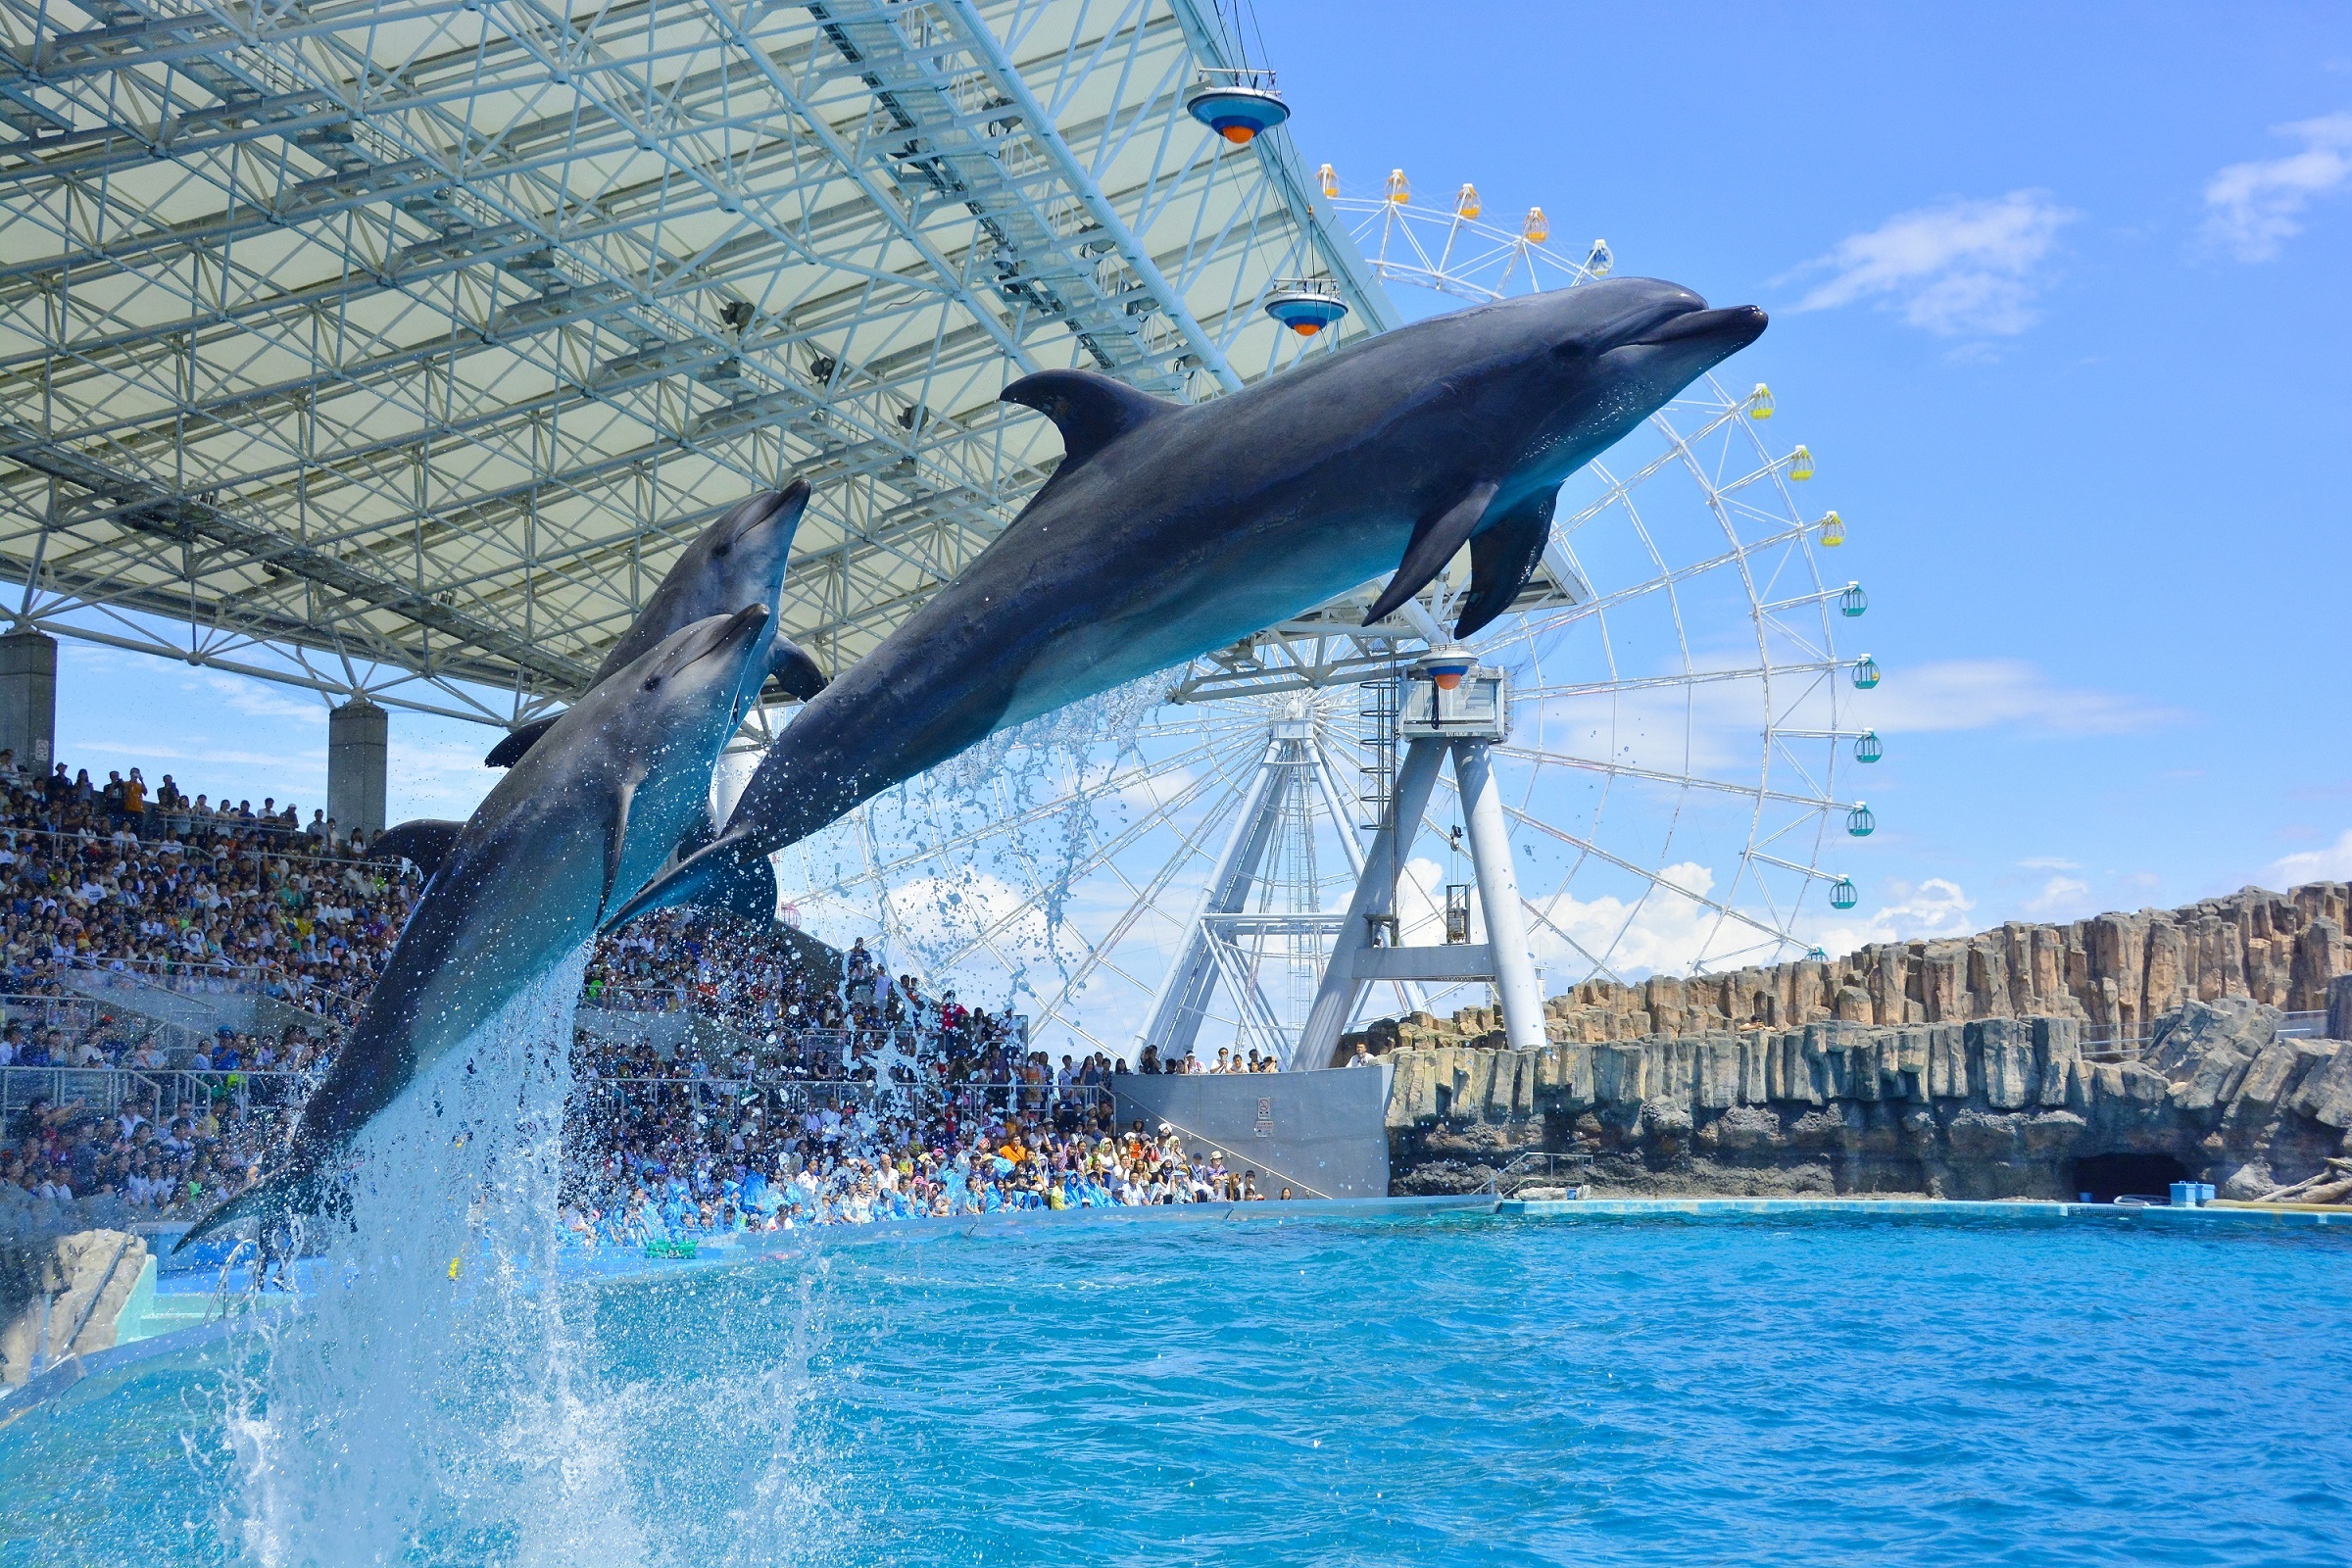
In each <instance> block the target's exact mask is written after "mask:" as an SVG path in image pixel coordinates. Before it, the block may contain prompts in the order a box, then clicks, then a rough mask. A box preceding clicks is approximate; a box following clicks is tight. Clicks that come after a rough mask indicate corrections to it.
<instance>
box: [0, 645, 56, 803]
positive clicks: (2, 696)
mask: <svg viewBox="0 0 2352 1568" xmlns="http://www.w3.org/2000/svg"><path fill="white" fill-rule="evenodd" d="M0 746H4V747H6V748H8V749H9V750H10V751H12V752H14V753H16V754H17V765H18V766H19V767H22V768H25V770H27V771H29V772H34V773H46V772H48V771H49V768H50V764H51V763H53V762H55V761H56V760H57V639H56V638H54V637H51V636H49V635H48V634H47V633H46V632H37V631H12V632H10V633H9V634H8V635H6V636H4V637H0Z"/></svg>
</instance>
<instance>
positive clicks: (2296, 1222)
mask: <svg viewBox="0 0 2352 1568" xmlns="http://www.w3.org/2000/svg"><path fill="white" fill-rule="evenodd" d="M1494 1206H1495V1212H1496V1213H1497V1214H1502V1215H1507V1216H1510V1217H1513V1218H1520V1219H1571V1220H1576V1219H1616V1220H1628V1219H1635V1220H1639V1219H1794V1218H1803V1219H1824V1218H1830V1217H1834V1216H1836V1217H1845V1218H1855V1219H1907V1220H1920V1221H1925V1222H1927V1223H1930V1224H1948V1223H1949V1222H1951V1221H1953V1220H2007V1221H2011V1222H2017V1221H2021V1220H2040V1221H2050V1220H2084V1221H2095V1222H2100V1223H2106V1224H2127V1225H2143V1224H2144V1225H2192V1226H2193V1225H2222V1226H2246V1225H2253V1226H2259V1227H2267V1228H2274V1229H2275V1228H2277V1227H2279V1226H2287V1227H2296V1228H2299V1227H2303V1226H2313V1225H2327V1224H2330V1223H2332V1224H2336V1225H2342V1226H2345V1227H2347V1228H2352V1208H2336V1209H2323V1208H2319V1207H2316V1206H2313V1205H2310V1204H2297V1205H2294V1206H2291V1207H2290V1206H2287V1205H2284V1204H2272V1203H2209V1204H2203V1205H2200V1206H2198V1207H2196V1208H2173V1207H2170V1206H2167V1205H2164V1204H2148V1205H2146V1206H2144V1207H2143V1206H2137V1205H2131V1204H2122V1203H2062V1202H2053V1201H2046V1200H2039V1199H2002V1200H1999V1201H1990V1202H1967V1201H1954V1200H1950V1199H1939V1198H1566V1199H1503V1200H1501V1201H1498V1202H1495V1205H1494Z"/></svg>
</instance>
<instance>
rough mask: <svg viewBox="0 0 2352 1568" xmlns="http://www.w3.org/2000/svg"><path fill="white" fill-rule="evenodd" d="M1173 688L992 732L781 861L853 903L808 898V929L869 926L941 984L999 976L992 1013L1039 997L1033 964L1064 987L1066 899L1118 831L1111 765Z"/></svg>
mask: <svg viewBox="0 0 2352 1568" xmlns="http://www.w3.org/2000/svg"><path fill="white" fill-rule="evenodd" d="M1167 684H1168V681H1167V676H1166V675H1165V673H1164V672H1163V673H1161V674H1157V675H1153V676H1147V677H1145V678H1144V679H1141V680H1137V681H1131V682H1129V683H1128V684H1126V685H1124V686H1120V687H1115V688H1113V689H1112V690H1110V691H1107V692H1103V693H1100V694H1098V695H1096V696H1094V697H1090V698H1087V699H1085V700H1083V701H1080V702H1077V703H1073V704H1071V705H1069V706H1068V707H1066V708H1061V709H1056V710H1054V711H1052V712H1048V713H1043V714H1040V715H1039V716H1037V717H1036V718H1033V719H1030V720H1028V721H1027V722H1025V723H1022V724H1018V725H1015V726H1013V727H1011V728H1009V729H1005V730H1002V731H1000V732H998V733H997V734H994V735H991V736H989V737H988V738H987V739H985V740H983V741H981V742H980V743H979V744H977V745H975V746H973V747H972V748H971V749H970V750H968V751H965V752H963V753H961V754H960V755H958V756H957V757H956V758H955V759H953V760H950V761H947V762H944V763H942V764H941V765H940V766H938V767H936V768H934V769H932V770H931V771H930V772H928V773H925V774H922V775H919V776H917V777H915V778H913V779H909V780H907V782H905V783H903V784H900V785H897V786H895V787H893V788H892V789H890V790H887V791H884V792H883V793H882V794H881V795H879V796H877V797H875V799H874V800H872V801H871V802H869V803H867V804H866V805H865V806H864V807H863V808H861V809H859V810H858V811H857V812H855V813H853V814H852V815H851V816H849V817H848V818H845V819H844V820H843V821H842V822H840V823H838V824H836V825H835V826H834V827H832V828H829V829H827V830H826V831H825V832H824V833H821V834H817V835H813V836H812V837H811V838H810V839H809V840H807V841H805V842H804V843H803V844H802V845H799V846H795V847H794V848H793V849H792V850H790V851H788V852H786V861H785V864H784V865H783V867H782V870H783V873H784V875H785V876H786V877H787V879H788V880H797V881H798V882H799V883H800V884H801V886H803V887H804V888H816V887H822V886H825V885H828V884H830V885H833V886H836V887H841V888H843V889H844V890H845V892H846V893H847V894H848V897H846V898H843V899H841V900H838V901H835V900H827V901H825V905H827V906H837V907H820V906H819V905H818V903H817V901H816V900H814V899H810V900H809V901H808V902H807V903H806V904H805V905H804V908H806V909H807V910H808V911H809V913H810V914H811V915H812V916H813V917H814V919H813V926H812V928H813V929H815V930H816V932H817V934H819V935H823V936H827V937H838V938H839V940H841V941H843V942H846V941H847V940H848V937H849V936H850V935H864V934H866V933H867V932H869V931H872V930H874V929H875V928H876V927H879V928H880V929H881V931H882V932H883V934H884V940H885V942H886V943H887V944H888V946H889V947H890V948H891V949H893V950H894V951H895V952H896V953H898V954H903V955H904V956H905V957H904V959H903V960H902V961H904V962H905V963H906V964H907V967H909V968H912V969H914V970H916V971H918V972H920V973H923V974H925V975H926V976H928V977H933V978H934V980H935V982H936V980H937V977H940V976H943V975H944V974H946V973H947V972H949V971H951V970H952V971H955V972H956V974H957V975H958V976H959V977H961V978H964V979H965V980H966V981H967V983H968V982H969V981H971V980H973V979H975V978H977V977H978V976H979V975H982V974H985V973H987V972H988V971H990V970H994V971H995V978H996V980H997V981H998V982H999V983H1000V984H1001V986H1002V992H1003V994H1002V996H1001V998H999V999H998V1000H999V1001H1001V1002H1002V1003H1006V1004H1009V1003H1011V1002H1013V1001H1014V1000H1016V999H1017V998H1019V997H1022V996H1027V997H1030V998H1032V999H1036V998H1037V997H1038V995H1039V993H1038V990H1037V988H1036V987H1035V986H1033V985H1032V984H1031V973H1032V970H1033V969H1043V970H1046V971H1049V972H1050V973H1052V974H1054V975H1055V976H1057V977H1059V979H1060V980H1062V981H1063V982H1067V981H1068V979H1069V978H1070V976H1071V974H1072V972H1073V966H1074V965H1075V964H1077V963H1078V962H1079V961H1081V960H1082V959H1083V958H1084V956H1085V955H1086V953H1087V952H1088V945H1087V942H1086V939H1085V938H1084V936H1083V934H1082V933H1080V932H1079V931H1078V929H1077V928H1076V926H1075V925H1074V924H1073V922H1072V920H1071V917H1070V916H1071V912H1072V911H1071V905H1072V900H1073V895H1074V893H1075V891H1076V889H1077V888H1078V886H1079V885H1080V884H1081V883H1082V882H1083V880H1084V875H1085V871H1086V869H1087V867H1088V863H1089V861H1088V857H1089V855H1090V853H1091V852H1092V850H1093V849H1094V847H1095V846H1096V845H1097V844H1098V843H1100V842H1103V841H1104V840H1107V839H1109V838H1112V837H1115V836H1116V835H1117V833H1118V832H1119V831H1120V830H1121V829H1122V828H1123V827H1124V826H1125V825H1126V821H1127V819H1128V817H1129V814H1130V810H1131V808H1130V805H1129V802H1128V801H1127V799H1126V798H1125V796H1124V794H1123V792H1122V786H1121V784H1120V782H1119V778H1120V770H1121V767H1122V764H1124V763H1127V762H1131V761H1132V760H1135V759H1136V757H1137V747H1138V739H1139V736H1140V734H1141V733H1142V730H1143V728H1144V726H1145V724H1146V722H1147V720H1148V719H1149V718H1150V717H1151V715H1152V712H1153V711H1154V710H1155V709H1156V708H1157V707H1158V706H1159V705H1160V704H1161V703H1162V702H1164V701H1165V698H1166V693H1167ZM991 989H992V990H993V989H995V988H994V987H993V986H992V988H991ZM982 1000H984V1001H985V1000H987V999H986V998H983V999H982Z"/></svg>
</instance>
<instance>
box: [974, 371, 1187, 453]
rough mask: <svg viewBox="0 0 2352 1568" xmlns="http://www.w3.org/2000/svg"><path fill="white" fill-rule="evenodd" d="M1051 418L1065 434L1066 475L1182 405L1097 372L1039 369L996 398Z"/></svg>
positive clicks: (1023, 377)
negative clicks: (1023, 405) (1131, 432)
mask: <svg viewBox="0 0 2352 1568" xmlns="http://www.w3.org/2000/svg"><path fill="white" fill-rule="evenodd" d="M997 397H998V399H999V401H1001V402H1005V403H1020V404H1025V405H1027V406H1028V407H1030V408H1033V409H1035V410H1036V411H1037V412H1038V413H1040V414H1042V415H1044V416H1045V417H1047V418H1049V419H1052V420H1053V421H1054V424H1055V426H1057V427H1058V428H1059V429H1060V431H1061V450H1062V459H1061V471H1063V472H1067V471H1068V470H1069V469H1071V468H1074V467H1076V466H1078V465H1079V464H1081V463H1084V462H1085V461H1086V460H1087V459H1089V458H1091V457H1093V456H1094V455H1095V454H1096V453H1098V452H1100V451H1102V450H1103V448H1104V447H1106V446H1108V445H1110V444H1111V443H1112V442H1113V441H1116V440H1117V439H1118V438H1119V437H1121V436H1123V435H1125V434H1126V433H1127V432H1128V431H1130V430H1133V429H1137V428H1139V427H1141V426H1143V425H1146V424H1149V423H1151V422H1152V420H1153V419H1156V418H1158V417H1160V416H1161V415H1163V414H1173V413H1175V412H1176V409H1177V405H1176V404H1173V403H1168V402H1165V401H1163V400H1161V399H1159V398H1155V397H1153V396H1152V394H1150V393H1149V392H1138V391H1137V390H1136V389H1135V388H1133V387H1131V386H1128V385H1127V384H1125V383H1124V382H1120V381H1114V380H1112V379H1111V378H1110V377H1109V376H1107V375H1099V374H1097V373H1096V372H1095V371H1093V370H1040V371H1038V372H1037V373H1036V374H1035V375H1024V376H1022V377H1021V378H1020V379H1019V380H1018V381H1015V382H1013V383H1012V385H1010V386H1008V387H1006V388H1005V390H1004V391H1002V392H1000V393H998V394H997Z"/></svg>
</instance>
